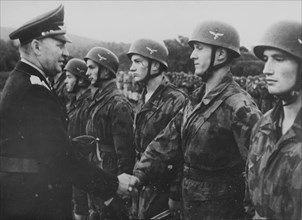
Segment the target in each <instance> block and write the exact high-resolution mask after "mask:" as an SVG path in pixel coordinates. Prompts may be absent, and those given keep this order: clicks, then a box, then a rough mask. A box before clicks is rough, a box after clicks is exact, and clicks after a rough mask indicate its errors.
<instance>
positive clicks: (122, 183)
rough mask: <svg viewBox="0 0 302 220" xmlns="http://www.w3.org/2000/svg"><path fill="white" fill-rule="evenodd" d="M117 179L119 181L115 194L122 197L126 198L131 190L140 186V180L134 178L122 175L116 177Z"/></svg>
mask: <svg viewBox="0 0 302 220" xmlns="http://www.w3.org/2000/svg"><path fill="white" fill-rule="evenodd" d="M117 178H118V180H119V186H118V189H117V194H118V195H120V196H123V197H128V196H129V195H130V193H131V192H132V190H133V188H134V187H138V186H139V185H140V180H139V179H138V178H137V177H136V176H131V175H129V174H126V173H123V174H120V175H118V176H117Z"/></svg>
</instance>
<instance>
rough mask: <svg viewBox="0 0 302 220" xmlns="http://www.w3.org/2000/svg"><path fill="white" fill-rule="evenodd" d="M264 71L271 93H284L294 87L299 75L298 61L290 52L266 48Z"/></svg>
mask: <svg viewBox="0 0 302 220" xmlns="http://www.w3.org/2000/svg"><path fill="white" fill-rule="evenodd" d="M263 58H264V61H265V65H264V69H263V73H264V74H265V77H266V83H267V88H268V91H269V93H271V94H276V95H278V94H283V93H286V92H289V91H291V90H292V88H293V87H294V85H295V83H296V80H297V76H298V67H299V64H298V62H297V61H296V60H295V59H294V58H293V57H292V56H290V55H289V54H287V53H284V52H282V51H281V50H277V49H266V50H265V51H264V53H263Z"/></svg>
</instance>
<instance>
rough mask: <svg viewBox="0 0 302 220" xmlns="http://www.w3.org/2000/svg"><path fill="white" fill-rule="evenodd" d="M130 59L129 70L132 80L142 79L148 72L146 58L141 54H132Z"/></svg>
mask: <svg viewBox="0 0 302 220" xmlns="http://www.w3.org/2000/svg"><path fill="white" fill-rule="evenodd" d="M131 61H132V65H131V67H130V72H131V74H132V75H133V78H134V81H135V82H139V81H142V80H143V79H144V78H145V77H146V76H147V73H148V63H149V62H148V60H147V59H146V58H144V57H143V56H140V55H137V54H134V55H132V57H131Z"/></svg>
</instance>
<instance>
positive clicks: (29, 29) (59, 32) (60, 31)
mask: <svg viewBox="0 0 302 220" xmlns="http://www.w3.org/2000/svg"><path fill="white" fill-rule="evenodd" d="M65 34H66V29H65V27H64V6H63V5H60V6H59V7H58V8H56V9H54V10H51V11H49V12H46V13H44V14H42V15H40V16H38V17H36V18H33V19H32V20H30V21H28V22H26V23H25V24H23V25H22V26H21V27H19V28H18V29H17V30H15V31H13V32H12V33H10V35H9V37H10V39H11V40H14V39H19V41H20V43H21V45H24V44H26V43H29V42H31V41H32V40H33V39H42V38H46V37H52V38H54V39H57V40H60V41H63V42H71V40H70V39H69V38H68V37H67V36H66V35H65Z"/></svg>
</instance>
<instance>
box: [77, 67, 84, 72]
mask: <svg viewBox="0 0 302 220" xmlns="http://www.w3.org/2000/svg"><path fill="white" fill-rule="evenodd" d="M77 71H79V72H80V73H84V72H85V70H81V69H80V68H79V67H77Z"/></svg>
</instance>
